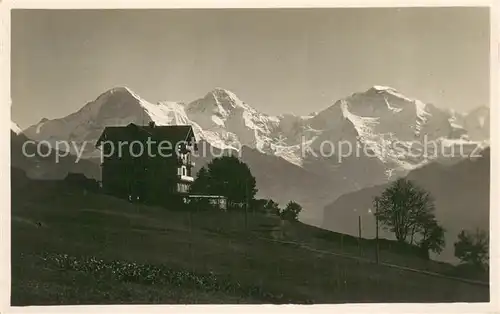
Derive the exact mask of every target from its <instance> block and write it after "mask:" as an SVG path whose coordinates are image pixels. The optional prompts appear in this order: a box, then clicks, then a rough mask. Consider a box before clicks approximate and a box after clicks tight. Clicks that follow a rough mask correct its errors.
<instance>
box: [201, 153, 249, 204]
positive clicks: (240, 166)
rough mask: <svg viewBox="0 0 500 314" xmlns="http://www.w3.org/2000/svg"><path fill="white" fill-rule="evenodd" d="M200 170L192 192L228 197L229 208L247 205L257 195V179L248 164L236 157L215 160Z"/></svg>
mask: <svg viewBox="0 0 500 314" xmlns="http://www.w3.org/2000/svg"><path fill="white" fill-rule="evenodd" d="M203 169H204V168H202V169H200V171H201V173H200V172H199V173H198V176H197V179H196V181H195V182H194V183H193V187H192V191H193V192H197V193H201V194H212V195H222V196H225V197H227V201H228V206H229V207H234V206H235V205H238V204H239V205H244V206H245V205H246V204H248V203H249V202H250V201H251V200H252V199H254V197H255V194H256V193H257V188H256V181H255V177H254V176H253V175H252V173H251V172H250V168H249V167H248V165H247V164H245V163H244V162H242V161H241V160H240V159H238V157H235V156H223V157H220V158H215V159H213V160H212V161H211V162H210V163H209V164H208V165H207V168H206V170H203Z"/></svg>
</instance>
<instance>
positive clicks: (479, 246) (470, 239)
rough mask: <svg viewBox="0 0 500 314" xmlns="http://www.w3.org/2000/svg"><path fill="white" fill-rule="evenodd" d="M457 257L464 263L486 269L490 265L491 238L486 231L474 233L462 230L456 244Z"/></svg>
mask: <svg viewBox="0 0 500 314" xmlns="http://www.w3.org/2000/svg"><path fill="white" fill-rule="evenodd" d="M454 246H455V256H456V257H458V258H459V259H460V260H461V261H462V263H464V264H470V265H472V266H474V267H476V268H480V269H484V268H487V267H488V264H489V261H488V259H489V236H488V233H487V232H485V231H484V230H480V229H476V230H475V231H474V232H471V231H466V230H462V231H461V232H460V233H459V234H458V241H457V242H455V245H454Z"/></svg>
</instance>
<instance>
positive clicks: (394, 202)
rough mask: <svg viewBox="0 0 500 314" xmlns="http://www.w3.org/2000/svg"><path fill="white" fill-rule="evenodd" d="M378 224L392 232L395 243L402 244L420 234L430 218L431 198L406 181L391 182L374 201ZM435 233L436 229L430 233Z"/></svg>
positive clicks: (431, 214) (432, 214) (429, 221)
mask: <svg viewBox="0 0 500 314" xmlns="http://www.w3.org/2000/svg"><path fill="white" fill-rule="evenodd" d="M374 206H375V207H376V208H377V210H376V214H375V215H376V216H377V219H378V220H379V222H380V223H381V224H382V225H383V226H384V227H385V228H387V229H389V230H390V231H391V232H394V234H395V236H396V239H397V240H398V241H399V242H406V241H407V238H408V236H409V235H411V237H412V241H413V236H414V235H415V234H416V233H424V232H425V230H431V229H429V226H427V225H428V224H430V223H431V222H432V221H435V219H434V202H433V200H432V197H431V195H430V194H429V193H428V192H427V191H425V190H423V189H421V188H420V187H418V186H416V185H415V184H413V182H412V181H409V180H406V179H398V180H396V181H395V182H393V183H392V184H391V185H390V186H389V187H388V188H387V189H386V190H385V191H384V192H382V194H381V195H380V196H378V197H375V199H374ZM434 231H435V232H437V231H438V230H437V229H436V230H434Z"/></svg>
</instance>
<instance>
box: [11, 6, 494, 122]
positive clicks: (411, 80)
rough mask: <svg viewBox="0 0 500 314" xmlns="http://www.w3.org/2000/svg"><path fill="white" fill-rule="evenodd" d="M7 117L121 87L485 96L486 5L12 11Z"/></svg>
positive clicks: (280, 102)
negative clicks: (387, 89)
mask: <svg viewBox="0 0 500 314" xmlns="http://www.w3.org/2000/svg"><path fill="white" fill-rule="evenodd" d="M11 60H12V81H11V86H12V101H13V107H12V115H13V117H12V119H13V121H15V122H17V123H18V124H19V125H20V126H21V127H23V128H24V127H27V126H29V125H31V124H34V123H36V122H38V121H39V120H40V119H41V118H42V117H47V118H55V117H61V116H65V115H67V114H69V113H72V112H74V111H76V110H77V109H79V108H80V107H82V106H83V105H84V104H85V103H86V102H88V101H90V100H93V99H95V98H96V97H97V96H98V95H99V94H100V93H102V92H104V91H106V90H107V89H109V88H112V87H114V86H121V85H125V86H128V87H129V88H131V89H132V90H134V91H135V92H137V93H138V94H139V95H141V96H142V97H143V98H145V99H146V100H148V101H150V102H153V103H155V102H157V101H159V100H172V101H183V102H190V101H192V100H195V99H197V98H200V97H202V96H204V95H205V94H206V93H207V92H209V91H210V90H211V89H213V88H214V87H223V88H226V89H229V90H231V91H233V92H234V93H235V94H236V95H238V96H239V97H240V98H241V99H242V100H243V101H245V102H247V103H248V104H250V105H251V106H253V107H255V108H256V109H258V110H261V111H264V112H266V113H270V114H280V113H284V112H289V113H295V114H308V113H310V112H312V111H318V110H321V109H323V108H326V107H327V106H329V105H330V104H332V103H333V102H334V101H335V100H337V99H339V98H341V97H345V96H348V95H350V94H352V93H353V92H358V91H363V90H366V89H368V88H369V87H370V86H372V85H389V86H392V87H395V88H396V89H398V90H399V91H400V92H402V93H403V94H405V95H407V96H410V97H415V98H419V99H421V100H422V101H424V102H432V103H435V104H436V105H438V106H441V107H449V108H455V109H458V110H463V111H466V110H470V109H471V108H473V107H476V106H479V105H489V12H488V9H486V8H439V9H437V8H404V9H365V8H361V9H307V10H306V9H279V10H277V9H252V10H249V9H243V10H71V11H68V10H13V11H12V59H11Z"/></svg>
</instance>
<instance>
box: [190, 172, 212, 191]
mask: <svg viewBox="0 0 500 314" xmlns="http://www.w3.org/2000/svg"><path fill="white" fill-rule="evenodd" d="M208 183H209V173H208V170H207V169H206V168H205V167H201V169H200V170H198V174H197V175H196V180H194V182H193V184H192V185H191V190H190V192H191V193H200V194H204V193H206V192H207V191H208V190H209V187H208Z"/></svg>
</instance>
